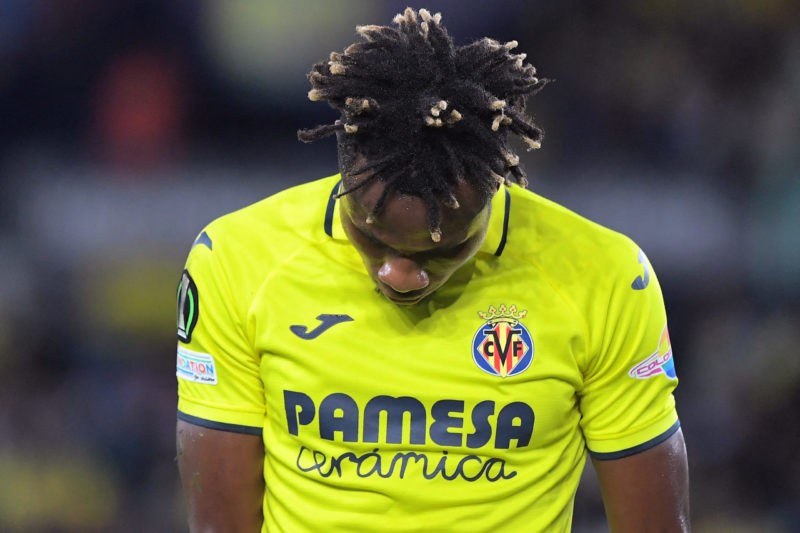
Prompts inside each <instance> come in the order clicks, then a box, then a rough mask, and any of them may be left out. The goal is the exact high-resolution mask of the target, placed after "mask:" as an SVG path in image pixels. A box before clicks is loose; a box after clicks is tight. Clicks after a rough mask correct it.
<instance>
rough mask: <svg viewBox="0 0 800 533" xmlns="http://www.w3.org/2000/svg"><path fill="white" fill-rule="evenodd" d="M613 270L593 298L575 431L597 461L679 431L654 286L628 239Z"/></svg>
mask: <svg viewBox="0 0 800 533" xmlns="http://www.w3.org/2000/svg"><path fill="white" fill-rule="evenodd" d="M613 264H614V265H615V271H616V275H614V276H613V278H614V281H613V283H612V285H611V287H608V289H607V290H606V291H598V292H597V293H596V294H597V296H596V298H595V303H594V306H593V311H592V313H591V316H590V317H589V321H590V324H589V325H590V328H592V327H593V326H594V327H595V328H596V333H595V336H596V338H595V339H593V341H592V345H593V353H592V354H591V356H590V359H589V360H588V361H587V363H586V367H585V369H584V386H583V389H582V390H581V391H580V409H581V413H582V419H581V427H582V430H583V433H584V437H585V439H586V443H587V446H588V448H589V452H590V453H591V454H592V456H593V457H594V458H596V459H616V458H620V457H625V456H628V455H633V454H635V453H639V452H641V451H644V450H646V449H648V448H651V447H653V446H655V445H657V444H659V443H661V442H663V441H664V440H666V439H667V438H669V436H670V435H672V434H673V433H674V432H675V431H677V430H678V428H679V421H678V415H677V412H676V409H675V399H674V397H673V394H672V393H673V390H674V389H675V387H676V385H677V383H678V380H677V377H676V374H675V364H674V360H673V358H672V347H671V344H670V340H669V332H668V329H667V317H666V311H665V309H664V302H663V297H662V293H661V287H660V285H659V283H658V279H657V278H656V275H655V273H654V272H653V269H652V266H651V265H650V263H649V261H648V260H647V257H646V256H645V255H644V253H643V252H642V251H641V250H640V249H639V248H638V247H637V246H636V245H635V244H634V243H632V242H631V241H630V240H627V239H626V243H625V245H624V247H623V249H622V250H621V252H620V254H619V256H617V257H615V258H614V260H613ZM603 292H605V296H602V294H603ZM593 331H594V330H593Z"/></svg>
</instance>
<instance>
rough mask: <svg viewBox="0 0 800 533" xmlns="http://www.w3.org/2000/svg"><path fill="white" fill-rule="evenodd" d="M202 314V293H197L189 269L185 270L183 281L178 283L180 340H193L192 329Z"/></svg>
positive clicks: (186, 341)
mask: <svg viewBox="0 0 800 533" xmlns="http://www.w3.org/2000/svg"><path fill="white" fill-rule="evenodd" d="M199 316H200V295H199V294H198V293H197V285H195V283H194V280H193V279H192V276H190V275H189V271H188V270H184V271H183V275H181V281H180V283H178V340H179V341H181V342H185V343H189V342H190V341H191V340H192V331H194V327H195V326H196V325H197V318H198V317H199Z"/></svg>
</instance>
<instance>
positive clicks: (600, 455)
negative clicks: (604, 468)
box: [589, 420, 681, 461]
mask: <svg viewBox="0 0 800 533" xmlns="http://www.w3.org/2000/svg"><path fill="white" fill-rule="evenodd" d="M680 427H681V421H680V420H676V421H675V423H674V424H672V425H671V426H670V427H669V428H668V429H667V430H666V431H664V432H662V433H661V434H659V435H657V436H656V437H653V438H652V439H650V440H648V441H646V442H643V443H641V444H638V445H636V446H632V447H630V448H626V449H624V450H619V451H615V452H595V451H592V450H589V455H591V456H592V458H593V459H597V460H599V461H609V460H613V459H622V458H623V457H629V456H631V455H636V454H637V453H642V452H643V451H645V450H649V449H650V448H654V447H655V446H658V445H659V444H661V443H662V442H664V441H665V440H667V439H668V438H670V437H671V436H672V435H673V434H674V433H675V432H676V431H678V430H679V429H680Z"/></svg>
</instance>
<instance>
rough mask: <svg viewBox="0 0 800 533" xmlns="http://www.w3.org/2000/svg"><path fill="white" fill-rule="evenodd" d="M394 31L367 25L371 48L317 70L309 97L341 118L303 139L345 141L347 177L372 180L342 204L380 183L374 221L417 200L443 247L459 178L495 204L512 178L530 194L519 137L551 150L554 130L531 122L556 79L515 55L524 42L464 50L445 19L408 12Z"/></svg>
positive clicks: (487, 42) (333, 57) (334, 55)
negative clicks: (534, 106) (400, 201)
mask: <svg viewBox="0 0 800 533" xmlns="http://www.w3.org/2000/svg"><path fill="white" fill-rule="evenodd" d="M394 23H395V25H396V27H391V26H374V25H371V26H357V27H356V31H357V32H358V33H359V34H360V35H361V36H362V38H363V40H362V41H361V42H357V43H354V44H351V45H350V46H348V47H347V48H345V49H344V51H343V52H342V53H338V52H331V54H330V60H329V61H320V62H319V63H317V64H315V65H314V66H313V68H312V70H311V72H309V74H308V79H309V81H310V82H311V87H312V89H311V90H310V91H309V93H308V97H309V99H311V100H313V101H318V100H324V101H327V102H328V104H329V105H330V106H331V107H333V108H334V109H337V110H339V111H340V112H341V119H340V120H337V121H335V122H334V123H333V124H325V125H321V126H317V127H316V128H311V129H303V130H300V131H298V132H297V136H298V138H299V139H300V140H301V141H303V142H312V141H315V140H317V139H320V138H323V137H327V136H329V135H331V134H333V133H336V135H337V139H338V144H339V153H340V167H341V170H342V172H343V174H344V177H345V178H347V177H352V176H356V175H361V174H365V173H366V174H367V175H368V177H367V178H366V179H364V180H362V181H360V182H359V183H358V184H357V185H355V186H353V187H351V188H349V189H344V190H342V192H340V193H339V196H342V195H345V194H349V193H351V192H353V191H354V190H356V189H358V188H360V187H363V186H364V185H366V184H367V183H370V182H372V181H374V180H376V179H378V180H381V181H382V182H383V183H384V184H385V188H384V190H383V194H382V195H381V197H380V198H379V200H378V202H377V204H376V205H375V206H374V208H373V210H372V212H371V213H370V215H369V217H368V218H367V222H368V223H369V222H371V221H372V220H374V219H375V217H377V216H378V215H379V214H380V212H381V210H382V208H383V206H384V204H385V201H386V199H387V197H388V196H389V195H391V194H406V195H413V196H417V197H420V198H422V199H423V201H424V202H425V204H426V206H427V211H428V222H429V227H430V231H431V238H432V239H433V240H434V241H439V239H440V238H441V231H440V229H439V224H440V221H441V206H440V203H441V204H444V205H445V206H447V207H449V208H452V209H456V208H458V202H457V201H456V199H455V196H454V195H453V192H454V190H455V185H456V183H457V181H458V179H459V178H461V179H464V180H465V181H467V182H468V183H469V184H470V185H471V186H473V187H475V189H476V190H477V191H478V192H479V193H480V194H481V195H482V197H483V199H484V200H486V201H488V199H489V198H491V196H492V194H493V193H494V191H496V190H497V187H499V185H500V184H503V183H506V180H507V179H508V178H507V176H508V175H509V174H511V176H513V180H514V181H516V182H517V183H518V184H519V185H521V186H523V187H525V186H527V179H526V176H525V172H524V170H523V169H522V168H521V167H520V165H519V156H518V155H517V154H516V153H514V151H513V150H512V149H511V148H510V147H509V143H508V138H509V133H514V134H516V135H518V136H520V137H521V138H522V140H523V141H524V142H525V143H526V145H527V147H528V150H530V149H536V148H539V147H540V146H541V141H542V138H543V136H544V132H543V131H542V130H541V129H540V128H539V127H537V126H536V125H535V124H533V122H532V121H531V119H530V118H529V117H527V116H526V114H525V98H526V97H527V96H528V95H531V94H535V93H536V92H538V91H539V90H540V89H541V88H542V87H544V86H545V85H546V84H547V83H548V82H549V81H550V80H547V79H540V78H537V77H536V69H535V68H534V67H533V66H532V65H531V64H529V63H525V57H526V55H525V54H512V53H511V50H512V49H514V48H515V47H516V46H517V42H516V41H511V42H508V43H505V44H501V43H499V42H498V41H495V40H493V39H489V38H484V39H481V40H479V41H476V42H474V43H472V44H469V45H466V46H459V47H456V46H455V45H454V43H453V40H452V38H451V37H450V35H449V34H448V33H447V30H446V29H445V28H444V27H443V26H442V25H441V14H440V13H436V14H435V15H431V14H430V13H429V12H428V11H427V10H425V9H420V10H419V12H418V13H417V12H415V11H414V10H413V9H411V8H406V10H405V12H404V13H402V14H399V15H397V16H396V17H395V18H394ZM345 183H346V181H345Z"/></svg>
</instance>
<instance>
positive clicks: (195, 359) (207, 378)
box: [176, 346, 217, 385]
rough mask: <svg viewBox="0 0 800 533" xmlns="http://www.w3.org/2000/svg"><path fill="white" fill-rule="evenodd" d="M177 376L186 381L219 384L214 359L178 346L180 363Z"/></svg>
mask: <svg viewBox="0 0 800 533" xmlns="http://www.w3.org/2000/svg"><path fill="white" fill-rule="evenodd" d="M177 368H178V369H177V372H176V375H177V376H178V377H179V378H180V379H183V380H186V381H194V382H195V383H205V384H206V385H216V384H217V369H216V364H215V363H214V358H213V357H212V356H211V355H210V354H207V353H200V352H193V351H192V350H187V349H186V348H184V347H182V346H178V362H177Z"/></svg>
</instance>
